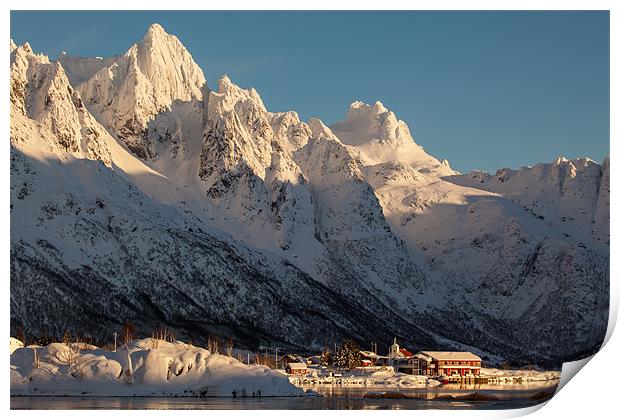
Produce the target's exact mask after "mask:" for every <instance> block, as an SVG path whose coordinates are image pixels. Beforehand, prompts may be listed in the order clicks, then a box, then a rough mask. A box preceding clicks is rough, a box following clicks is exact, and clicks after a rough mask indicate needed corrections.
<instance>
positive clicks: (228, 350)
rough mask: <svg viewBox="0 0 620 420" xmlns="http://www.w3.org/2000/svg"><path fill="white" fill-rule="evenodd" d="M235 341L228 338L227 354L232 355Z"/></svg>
mask: <svg viewBox="0 0 620 420" xmlns="http://www.w3.org/2000/svg"><path fill="white" fill-rule="evenodd" d="M232 351H233V341H232V340H231V339H230V338H229V339H227V340H226V356H228V357H232Z"/></svg>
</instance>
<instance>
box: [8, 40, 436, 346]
mask: <svg viewBox="0 0 620 420" xmlns="http://www.w3.org/2000/svg"><path fill="white" fill-rule="evenodd" d="M20 48H21V47H19V48H17V49H16V50H15V51H14V53H16V54H18V53H21V52H20V51H21V50H20ZM24 54H26V55H27V56H28V58H29V59H31V60H34V59H40V60H41V61H42V62H43V63H47V62H48V61H47V59H46V58H44V57H40V56H35V55H33V54H32V53H31V52H29V51H25V52H24ZM37 57H38V58H37ZM19 65H20V63H14V64H13V65H12V71H13V74H14V75H15V78H16V79H17V80H15V81H14V82H13V85H12V98H13V100H14V101H13V105H12V119H11V123H12V133H11V134H12V137H11V146H12V149H11V181H12V182H11V186H12V200H11V203H12V217H11V225H12V235H11V241H12V252H11V270H12V271H11V273H12V274H11V277H12V288H11V302H12V303H11V305H12V315H11V316H12V324H13V326H14V327H15V326H17V325H20V326H23V327H24V328H26V330H27V331H29V332H30V334H42V333H52V334H60V332H61V331H62V330H64V329H65V328H71V329H73V330H75V331H82V332H87V333H89V334H91V335H93V336H95V337H100V338H106V337H107V336H109V334H111V332H112V331H113V330H114V329H116V328H118V326H119V325H120V324H121V323H122V322H124V321H125V320H133V321H134V322H136V324H138V327H139V328H140V329H141V330H142V331H143V333H145V334H148V332H149V331H150V330H152V329H153V328H155V327H156V326H158V325H160V324H167V325H172V326H174V327H175V328H176V329H178V330H179V331H180V332H182V333H183V334H184V335H186V336H191V337H195V338H197V339H204V337H206V336H207V335H208V334H217V335H222V336H227V337H231V338H234V339H235V340H238V341H240V342H241V343H244V344H245V345H248V346H256V345H258V344H259V343H262V344H268V343H273V342H275V343H285V344H287V345H288V346H292V347H294V348H315V349H320V348H321V347H322V346H323V345H324V344H326V343H331V342H333V341H334V340H341V339H343V338H345V337H349V336H354V337H357V338H358V339H363V340H364V341H370V340H373V339H376V338H377V335H376V334H375V333H373V331H377V330H378V329H382V331H381V333H379V336H381V337H383V340H385V341H388V340H389V337H390V336H392V335H398V336H401V337H405V338H408V339H410V340H411V339H412V337H413V334H415V333H416V328H415V326H414V325H412V324H410V323H409V322H408V321H407V320H404V319H402V318H400V317H399V316H398V315H396V314H395V313H394V312H392V309H391V308H389V307H386V306H385V305H383V304H382V303H381V302H380V301H379V300H376V299H374V298H373V297H369V298H368V299H367V302H364V303H360V301H359V300H358V299H356V298H357V297H359V296H358V295H359V294H360V292H358V291H355V293H352V294H346V292H347V290H346V289H343V290H342V291H341V292H342V294H341V292H337V291H334V290H332V289H329V288H327V287H326V286H324V285H322V284H321V283H326V282H327V283H332V284H345V283H347V282H354V280H355V279H351V278H348V277H347V276H346V275H343V274H341V273H339V272H338V267H336V266H335V265H334V263H333V262H331V256H330V255H329V254H328V253H327V252H326V251H325V250H324V249H323V248H322V245H321V244H320V243H319V242H318V241H315V244H314V245H308V244H305V245H304V244H302V243H301V241H302V240H303V238H307V237H308V236H311V237H313V232H314V213H313V205H312V201H311V200H312V197H311V196H310V191H309V189H308V187H307V186H306V185H305V180H304V178H303V176H302V175H301V173H300V171H299V168H298V167H297V166H296V165H295V163H294V162H293V161H292V160H291V159H290V158H286V156H287V152H286V150H284V149H283V148H280V150H281V151H280V152H275V151H274V152H272V153H271V154H273V156H269V157H270V158H272V159H271V160H270V161H269V163H268V165H269V166H267V167H266V168H261V167H260V166H256V170H257V172H262V173H261V175H262V176H263V177H264V179H262V178H261V177H259V176H257V175H256V174H254V172H253V171H248V172H247V173H248V175H249V176H251V177H252V179H254V180H255V181H256V186H257V188H258V191H262V192H263V193H264V194H266V199H265V202H264V203H260V202H258V204H259V205H261V204H264V206H263V207H261V208H264V209H265V210H266V211H265V218H260V219H257V220H258V223H255V225H258V226H259V227H260V226H262V225H263V224H266V225H267V226H269V227H270V228H269V229H266V231H269V232H273V231H275V232H276V233H277V234H278V236H277V241H278V242H277V246H275V247H274V248H276V249H280V250H282V252H283V253H284V254H286V252H289V253H292V252H297V250H302V251H305V252H306V254H307V255H302V257H307V256H308V257H310V259H309V260H308V261H310V262H307V261H306V259H305V258H304V261H303V262H301V263H300V265H305V266H307V268H308V271H309V272H311V273H315V276H316V277H317V278H319V279H320V280H321V282H317V281H316V280H314V279H312V278H311V277H310V276H309V275H308V274H305V273H304V272H302V271H300V270H299V269H298V268H297V267H296V265H295V264H293V263H291V262H290V261H288V260H287V259H284V258H282V257H281V256H278V255H275V254H273V253H270V252H268V251H262V253H261V252H258V251H256V250H252V249H250V248H248V247H246V246H244V245H242V244H240V243H239V242H237V241H235V240H234V239H233V238H231V237H230V236H228V235H227V234H225V233H223V232H222V231H221V230H219V229H213V225H214V224H215V225H216V226H217V223H216V222H213V223H210V222H206V221H204V220H202V219H200V218H199V217H198V216H195V215H194V214H193V212H192V210H195V211H196V213H198V214H199V215H200V216H205V215H206V216H208V215H210V214H213V215H214V216H218V214H217V213H210V211H209V210H210V209H216V210H222V209H221V208H219V207H218V205H217V204H218V203H217V202H216V200H214V199H213V197H210V196H209V194H208V193H209V192H211V193H212V191H213V190H212V189H211V188H210V186H209V184H208V183H205V182H202V183H200V184H199V185H198V187H199V188H203V189H202V199H203V204H204V208H202V209H197V208H196V207H195V205H196V203H195V202H193V203H187V205H184V199H188V200H189V199H192V198H194V199H195V197H194V196H193V194H195V193H196V191H194V190H192V189H188V191H184V190H182V189H181V190H179V186H180V185H181V184H182V183H183V182H185V181H189V180H191V177H190V176H189V174H187V173H185V174H183V171H177V175H179V177H178V178H176V179H171V178H169V177H168V176H166V175H163V174H161V173H159V172H157V171H155V170H154V169H152V167H158V166H159V165H160V164H161V163H162V161H166V162H167V163H168V164H172V163H173V162H174V158H170V157H169V156H166V157H161V158H160V159H157V160H155V161H148V162H147V163H148V165H147V164H145V162H142V161H141V160H139V159H138V158H137V157H135V156H133V155H132V154H131V153H129V152H128V151H127V150H125V149H124V148H123V147H122V146H121V145H119V144H118V143H117V142H116V140H115V139H114V138H113V137H112V136H110V135H109V134H108V133H107V131H106V130H105V129H104V128H103V127H101V126H100V125H97V126H96V127H97V128H98V129H99V130H101V133H100V135H99V137H98V139H100V140H101V142H102V144H103V145H104V146H105V150H106V151H107V152H108V155H107V156H109V160H108V161H106V163H107V164H108V167H106V166H104V165H101V164H99V163H97V162H96V161H95V160H94V159H95V157H91V156H90V155H88V156H85V155H84V154H83V153H80V150H81V149H80V150H77V149H76V150H74V149H73V148H67V147H65V146H63V147H60V146H59V145H58V144H57V142H58V138H57V136H56V135H55V132H54V131H53V130H54V128H55V127H57V126H59V124H60V123H64V124H66V125H67V127H68V128H67V130H68V131H69V132H72V133H73V132H75V133H78V132H79V131H80V126H79V122H80V120H79V119H74V120H71V119H70V118H71V117H72V115H73V111H74V110H75V109H74V108H77V107H78V105H75V104H74V103H73V102H69V101H67V98H65V97H64V96H60V97H59V98H58V99H56V97H55V96H52V99H50V100H49V101H48V104H47V105H46V107H47V108H49V109H51V110H55V109H57V108H58V107H59V106H65V107H67V109H66V110H65V111H63V112H62V113H59V115H58V116H59V118H60V120H58V121H57V120H51V121H48V120H47V119H42V121H41V123H38V122H37V121H35V120H33V119H31V118H30V117H29V115H26V114H24V110H25V109H30V108H29V107H28V106H26V105H28V104H29V103H30V102H29V100H27V98H29V97H30V96H36V95H39V96H41V95H43V96H44V95H45V93H46V92H47V90H43V91H41V92H38V91H33V92H30V91H29V90H28V89H22V88H21V86H22V85H23V86H27V87H28V88H29V89H32V88H35V87H37V86H39V85H37V84H35V83H32V82H30V83H24V84H19V83H18V81H19V77H18V76H19V75H22V73H24V72H20V71H18V70H19ZM54 66H56V67H55V68H57V69H58V71H59V72H62V65H61V64H59V63H55V64H54ZM60 74H62V73H60ZM62 83H63V84H62V85H61V86H60V88H59V89H60V90H62V91H67V92H69V91H70V89H71V88H70V85H69V84H68V82H67V80H66V78H65V79H62ZM42 86H45V89H47V86H48V84H43V85H42ZM232 87H233V86H231V88H232ZM234 89H236V90H237V91H240V90H239V88H237V87H234ZM35 94H36V95H35ZM76 95H77V96H76V97H77V98H78V99H79V93H77V92H76ZM221 96H222V98H221V99H223V100H231V98H230V97H227V96H226V95H225V93H224V92H222V93H221ZM242 96H243V95H242ZM256 98H257V96H256ZM258 100H260V98H258ZM76 102H77V103H78V104H79V101H78V100H77V99H76ZM232 102H233V103H235V104H236V103H237V102H236V101H235V100H232ZM24 104H26V105H24ZM187 104H191V101H190V102H187ZM175 106H183V105H180V104H179V105H173V109H172V110H171V111H170V112H171V113H174V114H175V115H181V114H183V112H180V111H179V110H178V109H177V110H175V109H174V107H175ZM188 106H189V105H188ZM47 108H45V109H47ZM242 108H243V107H241V108H240V109H239V114H240V115H239V114H236V113H235V114H231V115H229V117H230V119H226V118H224V117H222V116H221V115H220V117H222V118H223V119H222V123H223V124H229V123H230V122H231V121H233V122H235V121H238V120H240V121H243V125H242V126H239V127H241V128H242V129H243V130H247V129H248V126H250V127H255V124H254V122H255V120H253V119H250V118H249V116H248V115H246V114H244V113H243V112H242V111H243V109H242ZM192 109H193V108H191V107H190V108H188V109H186V111H187V114H186V115H185V119H184V124H182V125H183V126H184V127H187V126H188V125H187V123H188V121H190V120H193V124H194V125H198V124H199V123H198V122H197V121H196V117H194V116H192V115H193V114H194V113H195V112H194V111H195V110H193V111H192ZM211 109H216V107H215V106H213V107H212V108H211ZM250 109H251V108H250ZM84 114H85V119H86V120H89V121H90V119H93V117H92V115H90V114H89V113H88V111H86V110H84ZM197 114H198V116H199V117H200V118H198V120H200V121H202V116H201V115H200V112H197ZM36 115H37V116H38V115H47V113H45V114H36ZM54 115H55V114H54ZM163 115H166V113H164V114H163ZM160 118H164V117H162V115H159V116H157V117H156V120H159V119H160ZM162 121H163V119H162ZM209 121H211V122H212V121H213V118H212V119H209ZM175 122H176V121H175V120H174V119H173V124H172V126H174V123H175ZM207 124H209V122H208V123H207ZM162 126H163V123H162ZM71 130H73V131H71ZM193 131H196V127H194V130H193ZM193 134H195V133H192V132H190V133H188V136H187V137H186V138H183V137H182V136H183V134H179V133H175V136H177V138H180V139H181V140H184V141H181V142H179V147H180V149H179V150H184V151H187V150H193V151H194V152H195V151H196V150H195V149H192V148H194V147H195V144H194V143H195V142H194V139H193V138H192V135H193ZM248 139H251V137H248V138H246V140H248ZM76 142H77V140H76ZM205 144H208V142H207V141H205ZM169 146H170V144H167V146H166V147H169ZM250 149H251V150H253V149H252V147H250ZM168 150H171V149H170V148H169V149H168ZM198 150H199V151H200V149H198ZM184 153H185V152H184ZM242 156H243V157H244V159H245V157H246V156H249V154H247V153H245V152H244V153H243V154H242ZM196 158H198V163H201V162H204V159H201V158H200V155H199V156H196ZM217 159H218V158H216V162H211V163H210V165H211V166H216V163H217ZM194 160H195V159H193V158H190V159H189V163H190V165H189V166H188V168H189V167H191V165H193V164H195V162H194ZM177 162H180V161H177ZM266 162H267V160H265V162H263V164H265V163H266ZM149 165H150V166H149ZM242 167H245V168H247V165H245V163H244V161H242ZM160 169H161V168H160ZM172 169H173V168H163V169H162V171H163V172H166V173H167V174H168V175H171V174H172ZM186 169H187V168H186ZM195 170H196V173H195V174H194V175H193V178H195V179H198V180H199V175H200V172H199V167H198V166H196V167H195ZM234 170H235V168H234V167H231V168H230V171H234ZM230 171H229V172H226V171H224V172H222V173H221V176H222V177H224V176H226V175H227V174H229V173H230ZM186 172H187V171H186ZM185 175H187V176H188V178H183V177H184V176H185ZM217 181H218V182H220V181H219V180H217ZM220 184H221V185H222V186H224V187H225V186H226V184H225V183H221V182H220ZM247 185H248V187H251V188H254V186H255V185H253V184H247ZM237 192H238V191H235V192H234V193H231V191H230V190H228V189H227V190H225V191H224V190H222V195H226V199H227V200H230V199H231V198H232V199H233V200H234V197H235V193H237ZM246 198H247V197H246V196H245V195H242V194H241V195H239V196H238V204H239V205H240V206H242V208H246V207H243V206H252V205H253V203H252V200H251V199H250V200H246ZM257 201H258V200H257ZM246 209H247V210H248V212H249V211H250V209H251V208H250V207H247V208H246ZM228 210H230V211H229V212H228V213H227V214H228V215H230V216H233V217H235V216H239V215H240V213H236V211H237V210H239V207H237V208H235V209H228ZM267 213H268V214H267ZM219 216H221V214H220V215H219ZM33 221H35V222H34V223H33ZM250 221H251V220H250ZM245 222H246V226H247V227H248V230H251V227H250V223H249V221H248V220H245ZM265 222H267V223H265ZM235 224H236V223H234V222H230V223H229V225H228V226H227V227H228V228H229V229H230V230H231V231H233V233H235V230H234V229H232V228H231V227H230V225H235ZM207 230H211V231H212V232H213V233H214V234H215V236H214V235H213V234H210V233H207ZM238 230H239V229H237V231H238ZM250 242H252V241H250ZM293 243H294V245H293ZM313 247H314V248H316V249H314V250H313ZM314 256H318V257H320V258H324V261H323V263H321V261H317V260H313V259H311V258H313V257H314ZM295 257H296V255H290V258H291V259H293V258H295ZM313 264H318V265H320V268H316V267H313V268H312V269H310V267H311V266H312V265H313ZM316 273H320V275H318V274H316ZM327 279H329V280H327ZM354 297H355V298H354ZM369 309H372V310H373V311H374V312H369ZM84 314H86V316H84ZM383 318H393V319H392V321H391V322H390V323H389V325H385V324H384V321H383ZM275 324H277V325H275ZM291 328H292V329H295V330H296V331H297V332H295V333H292V334H291V333H290V332H288V330H289V329H291ZM317 331H321V333H320V334H316V332H317ZM416 336H417V337H419V338H420V337H421V340H422V342H424V343H427V344H428V345H431V346H432V345H433V343H435V341H434V340H433V339H432V338H431V337H430V336H429V335H427V334H425V333H422V332H420V333H419V334H416Z"/></svg>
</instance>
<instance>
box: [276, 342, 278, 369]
mask: <svg viewBox="0 0 620 420" xmlns="http://www.w3.org/2000/svg"><path fill="white" fill-rule="evenodd" d="M276 369H278V348H277V347H276Z"/></svg>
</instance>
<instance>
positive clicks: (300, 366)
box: [286, 363, 308, 375]
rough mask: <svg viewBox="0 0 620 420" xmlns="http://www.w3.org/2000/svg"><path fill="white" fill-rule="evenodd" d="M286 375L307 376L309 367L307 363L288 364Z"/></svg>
mask: <svg viewBox="0 0 620 420" xmlns="http://www.w3.org/2000/svg"><path fill="white" fill-rule="evenodd" d="M286 373H288V374H289V375H305V374H306V373H308V367H307V366H306V364H305V363H287V365H286Z"/></svg>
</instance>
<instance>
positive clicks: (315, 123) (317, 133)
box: [308, 117, 339, 141]
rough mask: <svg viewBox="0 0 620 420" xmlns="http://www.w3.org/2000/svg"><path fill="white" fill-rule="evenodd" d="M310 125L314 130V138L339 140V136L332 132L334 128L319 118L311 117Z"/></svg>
mask: <svg viewBox="0 0 620 420" xmlns="http://www.w3.org/2000/svg"><path fill="white" fill-rule="evenodd" d="M308 126H310V130H311V131H312V138H315V139H317V140H320V139H322V138H326V139H332V140H338V137H337V136H336V135H335V134H334V133H333V132H332V130H331V129H330V128H329V127H328V126H326V125H325V124H324V123H323V121H321V120H320V119H318V118H315V117H313V118H310V120H308ZM338 141H339V140H338Z"/></svg>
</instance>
